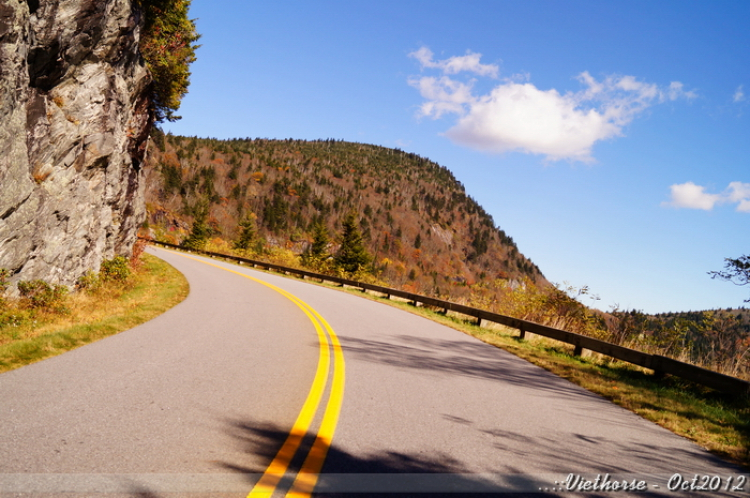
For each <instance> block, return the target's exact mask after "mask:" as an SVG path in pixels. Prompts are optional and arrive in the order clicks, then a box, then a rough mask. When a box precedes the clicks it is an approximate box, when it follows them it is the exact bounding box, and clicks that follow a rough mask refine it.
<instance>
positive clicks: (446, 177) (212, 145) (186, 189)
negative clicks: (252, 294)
mask: <svg viewBox="0 0 750 498" xmlns="http://www.w3.org/2000/svg"><path fill="white" fill-rule="evenodd" d="M147 161H148V162H147V166H146V170H147V173H146V185H147V187H146V202H147V210H148V221H147V223H148V226H149V228H150V230H151V232H152V233H154V234H155V235H157V236H160V237H164V238H166V239H168V240H171V241H172V242H180V241H181V240H183V239H184V237H185V236H186V235H187V233H188V232H189V230H190V227H191V224H192V223H193V221H194V218H195V215H196V214H198V213H199V212H200V210H201V209H205V207H208V223H209V225H210V227H211V230H212V232H213V235H214V236H215V237H218V238H221V239H223V240H225V241H232V240H236V239H237V237H238V235H239V223H240V221H242V220H243V219H244V218H245V217H247V216H248V215H249V216H251V217H254V218H255V224H256V227H257V233H258V241H260V242H256V243H255V245H254V248H255V249H256V252H261V253H262V252H263V251H268V250H270V249H273V248H286V249H287V250H290V251H292V252H293V253H296V254H300V253H302V252H303V251H304V250H305V248H306V247H308V246H309V245H310V243H311V241H312V227H313V224H314V223H315V222H316V221H319V222H322V223H323V225H324V226H325V227H326V228H327V230H328V233H329V235H330V236H331V242H332V244H331V246H330V247H329V251H330V252H332V253H333V252H335V251H336V248H337V247H336V244H337V239H336V237H337V236H338V235H339V234H340V233H341V223H342V220H343V219H344V217H345V215H346V214H347V213H348V212H349V211H351V210H352V209H355V210H356V211H357V213H358V215H359V223H360V228H361V231H362V235H363V238H364V240H365V243H366V247H367V249H368V250H369V252H370V254H371V255H373V256H374V262H373V266H372V268H371V269H372V271H373V273H374V274H376V275H377V276H378V277H379V278H381V279H383V280H384V281H385V282H387V283H389V284H390V285H393V286H397V287H404V288H408V289H411V290H414V291H419V292H423V293H428V294H432V295H438V296H445V297H448V296H457V295H463V294H464V292H465V291H463V290H462V289H466V288H467V287H470V286H472V285H473V284H476V283H480V282H482V281H486V282H489V281H493V280H495V279H498V278H499V279H504V280H511V281H518V280H521V279H530V280H531V281H533V282H534V283H537V284H542V285H546V283H547V281H546V280H545V278H544V276H543V275H542V273H541V272H540V271H539V269H538V268H537V266H536V265H535V264H533V263H532V262H531V261H530V260H529V259H528V258H526V257H525V256H523V254H521V253H520V251H519V250H518V247H517V246H516V244H515V243H514V241H513V239H512V238H511V237H510V236H508V235H507V234H506V233H505V232H504V231H503V230H501V229H500V228H498V227H497V226H496V225H495V222H494V220H493V219H492V217H491V216H490V215H489V214H487V213H486V212H485V211H484V209H482V207H481V206H479V205H478V204H477V203H476V202H475V201H474V200H473V199H472V198H471V197H470V196H468V195H467V194H466V192H465V190H464V187H463V185H461V183H460V182H458V181H457V180H456V179H455V178H454V176H453V175H452V174H451V172H450V171H449V170H447V169H446V168H444V167H442V166H440V165H438V164H436V163H434V162H432V161H430V160H428V159H426V158H423V157H420V156H418V155H415V154H409V153H406V152H403V151H401V150H398V149H388V148H385V147H379V146H375V145H367V144H360V143H351V142H343V141H337V140H318V141H305V140H291V139H290V140H268V139H238V140H215V139H199V138H188V137H179V136H171V135H163V134H162V133H161V132H159V131H158V130H157V132H156V133H155V134H154V135H153V141H152V144H151V147H150V150H149V155H148V160H147Z"/></svg>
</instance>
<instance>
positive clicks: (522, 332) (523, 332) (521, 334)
mask: <svg viewBox="0 0 750 498" xmlns="http://www.w3.org/2000/svg"><path fill="white" fill-rule="evenodd" d="M518 332H519V334H518V338H519V339H525V338H526V330H525V329H524V328H523V323H522V324H521V326H520V327H518Z"/></svg>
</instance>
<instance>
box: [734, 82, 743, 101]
mask: <svg viewBox="0 0 750 498" xmlns="http://www.w3.org/2000/svg"><path fill="white" fill-rule="evenodd" d="M732 100H734V102H742V101H744V100H745V91H744V90H743V88H742V85H740V86H738V87H737V90H735V92H734V97H733V98H732Z"/></svg>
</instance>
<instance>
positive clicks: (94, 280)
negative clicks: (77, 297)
mask: <svg viewBox="0 0 750 498" xmlns="http://www.w3.org/2000/svg"><path fill="white" fill-rule="evenodd" d="M101 286H102V280H101V278H99V274H97V273H94V272H93V271H88V272H86V274H85V275H83V276H81V277H80V278H79V279H78V282H77V283H76V288H78V289H79V290H85V291H88V292H94V291H96V290H98V289H99V288H101Z"/></svg>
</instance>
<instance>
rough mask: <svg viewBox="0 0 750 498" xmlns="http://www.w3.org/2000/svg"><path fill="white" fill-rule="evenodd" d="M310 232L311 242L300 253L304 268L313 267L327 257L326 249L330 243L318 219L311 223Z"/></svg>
mask: <svg viewBox="0 0 750 498" xmlns="http://www.w3.org/2000/svg"><path fill="white" fill-rule="evenodd" d="M312 230H313V233H312V235H313V242H312V244H310V246H309V247H308V248H307V249H305V252H303V253H302V264H304V265H305V266H315V265H316V264H318V263H320V262H322V261H324V260H325V259H326V258H327V257H328V252H327V249H328V243H329V242H330V238H329V237H328V229H327V228H326V226H325V225H324V224H323V222H322V221H321V220H320V219H319V220H317V221H315V223H313V226H312Z"/></svg>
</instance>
